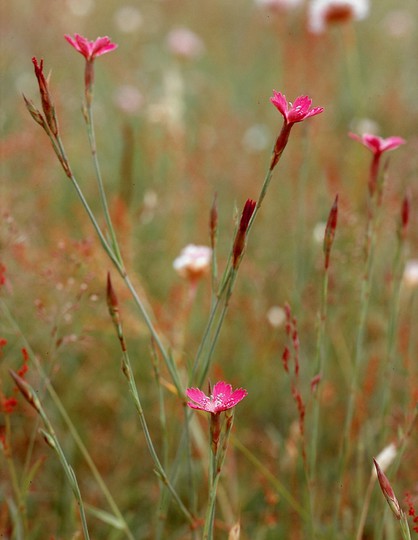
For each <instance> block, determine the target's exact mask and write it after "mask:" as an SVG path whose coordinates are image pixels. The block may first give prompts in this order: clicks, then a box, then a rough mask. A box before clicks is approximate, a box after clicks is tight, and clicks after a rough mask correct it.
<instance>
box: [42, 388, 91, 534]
mask: <svg viewBox="0 0 418 540" xmlns="http://www.w3.org/2000/svg"><path fill="white" fill-rule="evenodd" d="M31 391H32V394H33V395H35V392H34V390H33V389H31ZM37 411H38V413H39V415H40V416H41V418H42V421H43V423H44V425H45V427H46V430H47V431H46V432H45V431H44V430H42V429H41V432H42V434H43V436H44V439H45V441H46V442H47V444H48V445H49V446H51V448H53V449H54V450H55V452H56V453H57V455H58V458H59V460H60V462H61V465H62V468H63V469H64V472H65V475H66V476H67V479H68V481H69V483H70V486H71V489H72V491H73V494H74V497H75V499H76V501H77V505H78V509H79V512H80V518H81V525H82V528H83V534H84V538H85V540H89V539H90V535H89V531H88V526H87V518H86V512H85V509H84V504H83V499H82V497H81V492H80V488H79V486H78V482H77V478H76V476H75V473H74V470H73V468H72V467H71V465H70V464H69V463H68V461H67V458H66V456H65V454H64V451H63V449H62V447H61V445H60V443H59V440H58V437H57V436H56V433H55V431H54V428H53V427H52V424H51V422H50V421H49V418H48V416H47V415H46V413H45V411H44V409H43V407H42V405H41V403H40V402H39V401H38V405H37Z"/></svg>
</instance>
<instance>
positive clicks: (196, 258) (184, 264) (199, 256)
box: [173, 244, 212, 280]
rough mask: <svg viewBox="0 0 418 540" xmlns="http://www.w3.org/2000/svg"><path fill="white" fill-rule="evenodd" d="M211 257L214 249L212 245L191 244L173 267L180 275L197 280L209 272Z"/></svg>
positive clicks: (183, 250)
mask: <svg viewBox="0 0 418 540" xmlns="http://www.w3.org/2000/svg"><path fill="white" fill-rule="evenodd" d="M211 259H212V249H211V248H210V247H207V246H195V245H194V244H189V245H188V246H186V247H185V248H184V249H182V251H181V253H180V256H179V257H177V259H175V260H174V262H173V267H174V269H175V270H176V272H177V273H178V274H179V276H181V277H184V278H186V279H190V280H196V279H199V278H201V277H202V276H204V275H205V274H207V273H208V271H209V268H210V262H211Z"/></svg>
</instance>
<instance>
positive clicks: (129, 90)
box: [114, 84, 144, 114]
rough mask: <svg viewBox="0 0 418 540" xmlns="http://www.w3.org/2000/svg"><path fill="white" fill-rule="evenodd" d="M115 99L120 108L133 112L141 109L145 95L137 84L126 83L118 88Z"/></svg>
mask: <svg viewBox="0 0 418 540" xmlns="http://www.w3.org/2000/svg"><path fill="white" fill-rule="evenodd" d="M114 101H115V103H116V105H117V106H118V107H119V109H121V110H122V111H124V112H126V113H129V114H133V113H136V112H138V111H139V110H140V109H141V107H142V105H143V103H144V97H143V95H142V94H141V92H140V91H139V90H138V88H137V87H136V86H133V85H130V84H124V85H122V86H119V88H117V90H116V92H115V96H114Z"/></svg>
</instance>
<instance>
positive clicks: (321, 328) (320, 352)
mask: <svg viewBox="0 0 418 540" xmlns="http://www.w3.org/2000/svg"><path fill="white" fill-rule="evenodd" d="M327 304H328V271H327V269H325V273H324V276H323V280H322V294H321V307H320V312H319V320H318V332H317V338H316V351H315V360H314V365H315V368H314V376H319V377H320V380H319V381H318V384H317V386H316V388H315V390H314V393H313V400H314V402H313V413H312V414H313V419H312V441H311V459H310V471H311V481H312V482H313V483H315V481H316V465H317V452H318V436H319V404H320V398H321V393H322V392H321V390H322V380H323V378H324V369H325V368H324V338H325V321H326V318H327Z"/></svg>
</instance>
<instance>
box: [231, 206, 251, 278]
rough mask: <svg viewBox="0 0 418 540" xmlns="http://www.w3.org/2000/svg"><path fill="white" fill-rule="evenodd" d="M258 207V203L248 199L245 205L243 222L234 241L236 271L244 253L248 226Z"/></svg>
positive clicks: (233, 255)
mask: <svg viewBox="0 0 418 540" xmlns="http://www.w3.org/2000/svg"><path fill="white" fill-rule="evenodd" d="M256 206H257V202H256V201H253V200H252V199H247V201H246V203H245V205H244V209H243V211H242V214H241V221H240V224H239V228H238V231H237V234H236V236H235V240H234V247H233V249H232V266H233V268H235V269H236V268H237V267H238V262H239V260H240V257H241V255H242V252H243V251H244V247H245V238H246V236H247V229H248V225H249V224H250V220H251V218H252V215H253V214H254V211H255V208H256Z"/></svg>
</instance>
